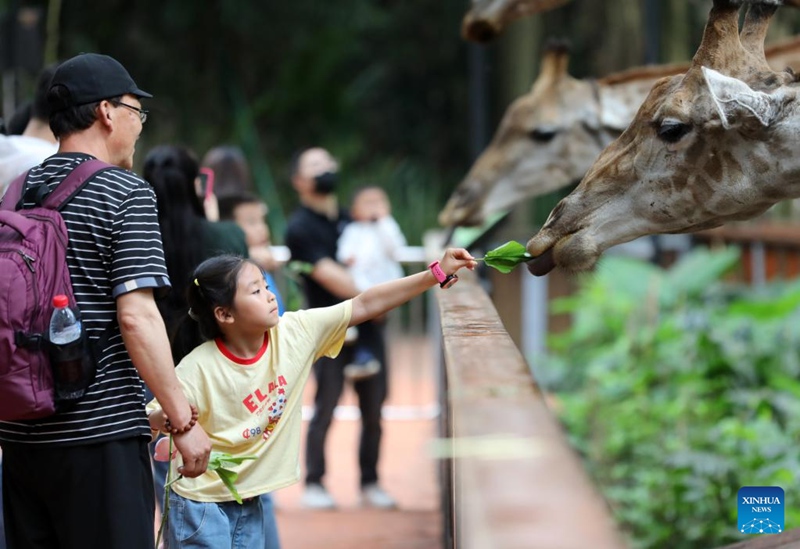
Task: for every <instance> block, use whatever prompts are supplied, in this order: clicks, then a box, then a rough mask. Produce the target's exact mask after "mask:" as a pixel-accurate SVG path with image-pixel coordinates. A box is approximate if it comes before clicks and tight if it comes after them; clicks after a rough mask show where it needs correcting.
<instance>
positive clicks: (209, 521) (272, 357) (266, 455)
mask: <svg viewBox="0 0 800 549" xmlns="http://www.w3.org/2000/svg"><path fill="white" fill-rule="evenodd" d="M475 266H476V261H475V260H474V259H473V258H472V256H471V255H470V254H469V253H468V252H467V251H466V250H464V249H448V250H447V251H446V252H445V253H444V256H443V257H442V259H441V261H437V262H434V263H432V264H431V266H430V271H424V272H421V273H417V274H414V275H411V276H407V277H405V278H401V279H398V280H393V281H391V282H387V283H384V284H380V285H378V286H374V287H373V288H370V289H369V290H367V291H366V292H364V293H362V294H359V295H358V296H356V297H355V298H353V299H349V300H347V301H344V302H342V303H339V304H337V305H333V306H331V307H322V308H317V309H309V310H304V311H296V312H287V313H286V314H284V315H283V316H282V317H279V316H278V306H277V303H276V302H275V296H274V294H273V293H272V292H271V291H270V290H269V288H268V287H267V285H266V283H265V280H264V277H263V275H262V272H261V269H260V267H259V266H258V265H256V264H255V263H253V262H252V261H251V260H247V259H242V258H241V257H237V256H230V255H223V256H217V257H214V258H211V259H208V260H206V261H204V262H203V263H201V264H200V265H199V266H198V267H197V269H196V270H195V272H194V278H193V283H192V284H191V285H190V287H189V288H190V289H189V292H188V298H189V305H190V306H191V309H190V310H189V315H190V317H191V318H192V319H193V320H194V321H196V322H197V323H198V324H199V325H200V329H201V331H202V332H203V335H204V336H205V337H206V338H207V341H206V342H205V343H202V344H201V345H199V346H198V347H197V348H195V349H194V350H193V351H192V352H190V353H189V354H188V355H187V356H186V357H185V358H184V359H183V360H182V361H181V363H180V364H179V365H178V366H177V370H176V373H177V375H178V379H179V380H180V381H181V384H182V386H183V390H184V392H185V393H186V395H187V397H188V399H189V402H190V403H191V404H192V406H193V407H194V408H196V410H197V422H198V423H200V425H201V426H202V427H203V429H205V431H206V432H207V433H208V434H209V437H210V439H211V441H212V445H213V449H214V450H216V451H220V452H226V453H229V454H232V455H234V456H244V455H254V456H257V459H255V460H248V461H244V462H243V463H242V465H240V466H239V467H237V469H236V472H237V473H238V474H239V477H238V479H237V481H236V487H237V490H238V492H239V494H240V495H241V497H242V498H243V501H244V503H243V504H242V505H239V504H238V503H236V502H235V501H234V499H233V497H232V496H231V494H230V492H229V491H228V489H227V488H226V487H225V485H224V484H223V482H222V481H221V479H220V478H219V476H218V475H217V474H215V473H214V472H211V471H206V472H205V473H204V474H203V475H201V476H199V477H197V478H183V479H181V480H179V481H178V482H176V483H174V484H173V485H172V486H171V492H170V495H169V498H170V511H169V524H170V527H169V529H168V546H169V547H170V549H180V548H181V547H189V546H191V547H231V548H251V547H263V541H261V540H262V537H263V535H264V533H263V532H264V528H265V527H264V524H263V523H264V518H263V517H264V515H263V512H262V510H261V499H260V498H259V497H258V496H259V495H260V494H263V493H266V492H271V491H273V490H277V489H279V488H282V487H284V486H288V485H290V484H294V483H295V482H297V481H298V480H299V479H300V463H299V456H300V431H301V423H302V417H301V409H302V393H303V385H304V384H305V382H306V380H307V379H308V376H309V373H310V372H311V366H312V364H313V363H314V362H315V361H316V360H317V359H318V358H320V357H322V356H329V357H334V356H336V355H337V354H338V353H339V352H340V350H341V347H342V344H343V342H344V336H345V331H346V329H347V327H348V326H355V325H357V324H360V323H362V322H364V321H366V320H369V319H371V318H374V317H375V316H378V315H382V314H385V313H386V312H388V311H389V310H391V309H393V308H395V307H398V306H400V305H402V304H403V303H405V302H407V301H409V300H410V299H412V298H414V297H415V296H417V295H420V294H422V293H423V292H424V291H426V290H427V289H428V288H431V287H432V286H434V285H436V284H437V283H439V284H440V286H442V287H448V283H451V284H452V282H455V277H453V276H448V275H453V274H454V273H455V272H456V271H458V270H459V269H461V268H463V267H466V268H468V269H474V268H475ZM446 276H447V278H445V277H446ZM148 419H149V422H150V426H151V428H152V429H153V430H155V431H167V430H168V427H169V426H168V424H167V418H166V417H165V415H164V413H163V411H162V410H161V409H160V407H159V406H158V403H157V401H152V402H150V404H148ZM174 466H175V463H173V467H174ZM234 534H235V536H234Z"/></svg>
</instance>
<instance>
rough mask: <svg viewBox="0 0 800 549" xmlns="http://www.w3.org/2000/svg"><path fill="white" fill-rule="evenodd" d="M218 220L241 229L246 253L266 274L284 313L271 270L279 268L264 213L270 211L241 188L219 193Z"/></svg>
mask: <svg viewBox="0 0 800 549" xmlns="http://www.w3.org/2000/svg"><path fill="white" fill-rule="evenodd" d="M217 203H218V206H219V218H220V220H221V221H234V222H236V224H237V225H239V227H240V228H241V229H242V231H244V234H245V239H246V240H247V248H248V250H247V251H248V254H249V255H250V259H252V260H253V261H255V262H256V263H257V264H258V265H259V266H260V267H261V268H262V269H263V270H264V276H266V277H267V284H268V285H269V287H270V288H271V289H272V292H273V293H274V294H275V296H276V298H277V299H278V307H279V312H280V314H283V311H284V306H283V300H282V299H281V297H280V295H279V294H278V293H277V290H276V285H275V279H274V278H273V276H272V271H274V270H275V269H277V268H278V262H277V261H276V260H275V258H274V257H273V255H272V251H271V250H270V245H271V243H272V242H271V239H270V237H271V235H270V230H269V225H267V222H266V217H267V214H268V213H269V209H268V208H267V205H266V204H265V203H264V201H263V200H261V199H260V198H259V197H257V196H256V195H254V194H252V193H249V192H246V191H240V192H236V193H233V194H228V195H225V196H221V197H220V198H219V199H218V200H217Z"/></svg>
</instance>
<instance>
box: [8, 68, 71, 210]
mask: <svg viewBox="0 0 800 549" xmlns="http://www.w3.org/2000/svg"><path fill="white" fill-rule="evenodd" d="M56 67H57V65H51V66H49V67H46V68H45V69H44V70H42V72H41V74H40V75H39V78H38V80H37V82H36V92H35V95H34V98H33V102H32V103H31V104H30V116H29V117H28V118H27V120H25V124H24V130H22V134H21V135H14V134H10V135H0V196H2V195H3V193H5V190H6V187H7V186H8V184H9V183H11V181H12V180H13V179H14V178H15V177H16V176H18V175H19V174H21V173H22V172H24V171H25V170H27V169H29V168H32V167H33V166H36V165H37V164H39V163H40V162H42V161H43V160H44V159H45V158H47V157H48V156H50V155H52V154H55V152H56V150H58V142H57V141H56V137H55V135H53V132H52V131H51V130H50V106H49V105H48V103H47V91H48V90H49V89H50V80H51V79H52V78H53V73H54V72H55V70H56ZM22 109H24V107H21V108H20V111H19V112H20V113H21V112H22ZM15 118H16V113H15V116H12V118H11V120H9V121H8V130H9V132H10V131H12V122H14V123H16V122H15ZM22 120H23V119H22V118H20V121H22ZM14 131H15V130H14Z"/></svg>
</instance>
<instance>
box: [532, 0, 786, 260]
mask: <svg viewBox="0 0 800 549" xmlns="http://www.w3.org/2000/svg"><path fill="white" fill-rule="evenodd" d="M774 4H775V2H772V1H770V2H766V0H764V1H762V2H757V1H756V0H753V1H752V2H751V6H750V9H749V10H748V13H747V16H746V18H745V22H744V26H743V28H742V32H741V36H740V34H739V30H738V12H739V6H738V3H733V2H731V1H730V0H715V1H714V6H713V7H712V9H711V13H710V15H709V20H708V22H707V24H706V29H705V32H704V35H703V41H702V43H701V44H700V47H699V48H698V51H697V53H696V54H695V57H694V59H693V61H692V66H691V67H690V68H689V70H688V71H687V72H686V74H684V75H678V76H673V77H670V78H665V79H663V80H660V81H659V82H658V83H656V85H655V86H654V87H653V89H652V90H651V92H650V94H649V95H648V97H647V99H646V100H645V102H644V103H643V104H642V106H641V107H640V108H639V111H638V112H637V114H636V116H635V117H634V120H633V122H632V123H631V125H630V126H629V127H628V128H627V129H626V130H625V132H623V134H622V135H621V136H620V137H619V138H618V139H617V140H616V141H615V142H614V143H612V144H611V145H610V146H609V147H608V148H606V149H605V150H604V151H603V152H602V154H601V155H600V157H599V158H598V159H597V161H596V162H595V163H594V165H593V166H592V168H591V169H590V170H589V172H588V173H587V174H586V177H584V179H583V180H582V181H581V183H580V185H579V186H578V187H577V188H576V189H575V190H574V191H573V192H572V193H571V194H570V195H569V196H567V197H566V198H565V199H563V200H562V201H561V202H560V203H559V204H558V205H557V206H556V207H555V208H554V209H553V211H552V212H551V213H550V216H549V218H548V220H547V221H546V223H545V224H544V226H543V227H542V229H541V230H540V231H539V233H537V234H536V235H535V236H534V237H533V238H532V239H531V240H530V241H529V242H528V245H527V248H528V252H529V253H530V254H531V255H534V256H537V259H536V260H534V261H532V262H530V263H529V265H528V268H529V270H530V271H531V272H532V273H533V274H537V275H538V274H544V273H546V272H549V271H550V270H551V269H552V268H553V267H554V266H556V265H558V266H561V267H563V268H565V269H568V270H573V271H580V270H586V269H589V268H591V267H592V266H593V265H594V264H595V262H596V261H597V259H598V258H599V256H600V255H601V254H602V253H603V252H604V251H605V250H606V249H608V248H609V247H611V246H614V245H616V244H620V243H623V242H627V241H630V240H633V239H635V238H637V237H640V236H644V235H648V234H656V233H683V232H691V231H696V230H701V229H706V228H710V227H715V226H718V225H721V224H723V223H725V222H727V221H731V220H740V219H748V218H751V217H754V216H756V215H758V214H760V213H762V212H764V211H765V210H766V209H768V208H769V207H770V206H772V205H773V204H775V203H776V202H778V201H780V200H782V199H784V198H789V197H792V196H797V195H798V194H799V193H800V163H798V162H795V161H793V160H792V157H793V156H794V154H793V152H792V150H791V149H792V148H794V146H795V145H796V144H797V140H798V136H799V135H800V116H799V115H800V110H799V109H798V106H797V105H798V101H797V95H798V90H797V88H795V87H794V86H791V85H790V84H792V83H793V82H794V80H795V77H794V75H793V74H792V73H791V72H775V71H773V70H772V69H771V68H770V67H769V65H767V62H766V59H765V58H764V49H763V42H764V36H765V34H766V30H767V26H768V22H769V19H770V17H771V16H772V14H773V13H774V11H775V9H776V6H775V5H774Z"/></svg>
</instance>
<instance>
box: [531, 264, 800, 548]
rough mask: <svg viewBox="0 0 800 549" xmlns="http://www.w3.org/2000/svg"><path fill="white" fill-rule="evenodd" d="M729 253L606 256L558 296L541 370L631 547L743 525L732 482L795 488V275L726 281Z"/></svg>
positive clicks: (798, 451) (798, 418) (719, 537)
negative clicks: (762, 281) (558, 330)
mask: <svg viewBox="0 0 800 549" xmlns="http://www.w3.org/2000/svg"><path fill="white" fill-rule="evenodd" d="M737 261H738V255H737V252H735V251H732V250H728V251H723V252H715V253H711V252H708V251H703V250H698V251H696V252H693V253H692V254H690V255H688V256H687V257H686V258H684V259H683V260H681V261H680V262H679V263H678V264H677V265H675V266H674V267H673V268H672V269H670V270H668V271H664V270H661V269H658V268H656V267H653V266H652V265H649V264H644V263H641V262H637V261H634V260H630V259H621V258H615V257H607V258H605V259H604V260H603V261H602V263H601V264H600V265H599V266H598V269H597V272H596V273H595V274H594V275H592V276H586V277H585V278H583V279H582V281H581V282H582V283H581V287H580V290H579V291H578V292H577V293H576V294H575V295H574V296H573V297H570V298H568V299H564V300H561V301H560V302H558V303H557V305H556V307H555V308H556V309H557V310H559V311H563V312H569V313H571V314H572V317H573V323H572V327H571V329H570V330H569V331H568V332H567V333H564V334H562V335H558V336H556V337H553V338H552V340H551V342H550V343H551V349H552V351H553V354H552V356H551V357H549V358H548V359H547V360H546V361H545V364H546V365H545V367H543V368H542V369H541V374H540V375H539V377H540V381H541V382H542V383H543V384H544V385H545V386H546V387H547V388H548V389H549V390H552V391H554V392H555V393H556V395H557V402H558V403H559V404H558V410H559V413H560V416H561V418H562V420H563V422H564V423H565V425H566V427H567V430H568V432H569V436H570V439H571V441H572V442H573V444H574V446H575V447H576V449H577V450H578V451H579V452H580V454H581V455H582V456H583V457H584V458H585V462H586V466H587V468H588V470H589V471H590V473H591V474H592V476H593V478H594V479H595V480H596V482H597V485H598V487H599V488H600V490H601V491H602V492H603V494H604V495H605V497H606V498H607V500H608V501H609V503H610V505H611V507H612V509H613V512H614V514H615V517H616V519H617V520H618V522H619V524H620V525H621V527H622V528H623V529H624V531H625V532H627V534H628V535H629V537H630V539H631V544H632V546H633V547H642V548H644V547H646V548H648V549H653V548H662V547H663V548H667V547H668V548H670V549H694V548H708V547H717V546H721V545H724V544H726V543H730V542H733V541H736V540H738V539H741V537H742V536H741V535H739V534H738V532H737V530H736V511H737V506H736V503H737V502H736V493H737V491H738V489H739V488H740V487H741V486H748V485H756V486H758V485H777V486H781V487H783V488H784V490H786V501H787V502H790V503H791V502H792V501H797V488H796V486H797V483H798V480H799V479H800V447H798V445H797V440H798V438H800V381H799V380H798V374H800V308H799V307H798V304H799V303H800V283H798V282H794V283H783V284H772V285H769V286H768V287H766V288H763V289H761V290H754V289H752V288H745V287H735V286H731V285H729V284H725V283H723V282H722V281H721V280H722V278H723V275H724V274H725V273H726V272H727V271H728V270H729V269H730V268H732V267H733V266H734V265H736V263H737ZM537 373H538V372H537ZM786 522H787V525H788V527H790V528H791V527H796V526H797V525H798V524H800V509H798V508H797V507H794V508H792V507H790V506H787V516H786Z"/></svg>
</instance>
